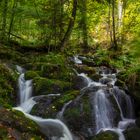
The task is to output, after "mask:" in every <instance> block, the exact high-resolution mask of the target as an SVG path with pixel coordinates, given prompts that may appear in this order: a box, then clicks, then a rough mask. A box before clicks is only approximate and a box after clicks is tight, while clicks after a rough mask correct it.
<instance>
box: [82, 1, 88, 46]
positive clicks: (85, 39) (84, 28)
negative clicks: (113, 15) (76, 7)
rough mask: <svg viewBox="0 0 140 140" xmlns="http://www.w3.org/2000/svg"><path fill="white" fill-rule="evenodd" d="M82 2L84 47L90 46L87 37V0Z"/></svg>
mask: <svg viewBox="0 0 140 140" xmlns="http://www.w3.org/2000/svg"><path fill="white" fill-rule="evenodd" d="M81 2H82V9H81V10H82V30H83V45H84V47H86V46H88V38H87V34H88V33H87V5H86V2H87V1H86V0H81Z"/></svg>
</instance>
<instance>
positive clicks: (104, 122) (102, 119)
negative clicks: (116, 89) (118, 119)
mask: <svg viewBox="0 0 140 140" xmlns="http://www.w3.org/2000/svg"><path fill="white" fill-rule="evenodd" d="M92 97H93V99H92V100H93V101H92V102H91V104H92V106H93V108H94V109H93V110H94V113H93V115H95V123H96V128H95V129H96V130H95V132H96V133H97V132H98V131H99V130H100V129H102V128H112V127H113V122H112V120H111V118H113V113H112V112H113V111H112V105H111V103H110V101H109V100H108V98H106V96H105V93H104V91H103V90H98V91H97V92H96V93H95V95H94V96H92Z"/></svg>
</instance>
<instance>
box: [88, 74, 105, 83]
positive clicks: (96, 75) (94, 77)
mask: <svg viewBox="0 0 140 140" xmlns="http://www.w3.org/2000/svg"><path fill="white" fill-rule="evenodd" d="M90 78H91V79H92V80H94V81H96V82H99V79H101V78H102V76H101V75H99V74H92V75H90Z"/></svg>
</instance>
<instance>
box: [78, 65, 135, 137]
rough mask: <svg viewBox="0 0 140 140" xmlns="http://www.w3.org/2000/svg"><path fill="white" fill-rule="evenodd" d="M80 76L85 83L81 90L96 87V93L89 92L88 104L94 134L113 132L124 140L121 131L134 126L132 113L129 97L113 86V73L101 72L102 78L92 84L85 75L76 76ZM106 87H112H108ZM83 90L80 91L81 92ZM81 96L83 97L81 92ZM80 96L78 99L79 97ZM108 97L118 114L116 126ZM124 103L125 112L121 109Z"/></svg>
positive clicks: (104, 70)
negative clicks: (90, 108)
mask: <svg viewBox="0 0 140 140" xmlns="http://www.w3.org/2000/svg"><path fill="white" fill-rule="evenodd" d="M79 75H80V76H82V77H83V78H84V79H85V80H86V81H87V83H88V84H87V86H86V87H84V88H83V89H84V90H85V89H88V88H89V89H90V88H91V87H92V89H93V88H94V89H95V88H96V87H98V88H97V89H98V90H97V91H96V92H95V91H93V92H91V91H92V89H91V90H89V91H90V93H89V94H90V95H89V96H90V102H91V107H92V118H93V123H94V125H95V128H94V134H97V133H99V132H101V131H107V130H110V131H113V132H115V133H116V134H118V136H119V140H125V137H124V135H123V131H124V130H125V129H126V128H127V126H129V125H130V124H134V123H135V120H134V119H133V118H134V111H133V106H132V102H131V99H130V97H129V96H128V95H127V94H126V93H125V92H124V91H123V90H120V89H119V88H118V87H116V86H114V84H115V82H116V80H117V79H116V74H115V73H113V74H112V72H111V71H110V70H109V69H104V67H103V69H102V70H101V74H100V75H101V76H102V78H101V79H100V80H99V82H94V81H93V80H91V79H90V78H89V77H87V75H86V74H84V73H82V74H78V76H79ZM108 85H112V86H111V87H108ZM104 88H106V89H108V90H109V91H108V94H107V93H106V92H105V90H103V89H104ZM83 89H82V90H81V91H83ZM81 93H82V94H81V96H83V95H84V93H83V92H81ZM81 96H80V97H81ZM110 96H112V98H113V100H114V101H115V102H114V104H115V106H116V107H117V108H118V112H119V114H120V119H119V120H118V126H116V124H115V123H114V122H115V116H114V115H115V114H114V110H115V108H114V106H113V104H112V102H111V100H110V98H109V97H110ZM124 103H125V111H124V109H123V107H124Z"/></svg>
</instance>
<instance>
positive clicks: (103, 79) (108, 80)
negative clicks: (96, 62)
mask: <svg viewBox="0 0 140 140" xmlns="http://www.w3.org/2000/svg"><path fill="white" fill-rule="evenodd" d="M112 81H113V80H112V79H111V78H101V79H100V80H99V82H101V83H102V84H108V83H111V82H112Z"/></svg>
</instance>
